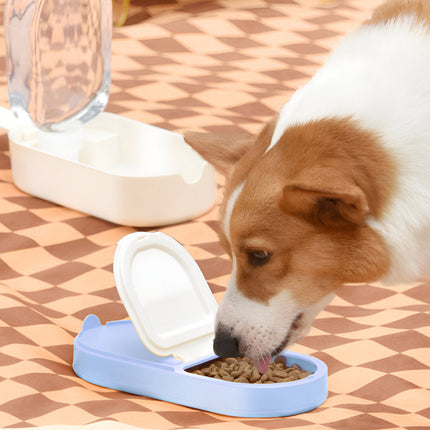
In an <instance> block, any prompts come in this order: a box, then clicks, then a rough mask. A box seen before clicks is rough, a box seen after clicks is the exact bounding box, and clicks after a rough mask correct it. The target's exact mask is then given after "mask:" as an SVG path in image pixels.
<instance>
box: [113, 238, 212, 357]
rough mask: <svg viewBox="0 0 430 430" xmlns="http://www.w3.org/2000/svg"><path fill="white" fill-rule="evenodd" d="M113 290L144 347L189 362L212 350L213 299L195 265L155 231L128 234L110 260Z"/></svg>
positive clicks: (188, 257) (178, 248)
mask: <svg viewBox="0 0 430 430" xmlns="http://www.w3.org/2000/svg"><path fill="white" fill-rule="evenodd" d="M114 274H115V281H116V286H117V289H118V293H119V295H120V297H121V299H122V301H123V303H124V306H125V308H126V310H127V312H128V314H129V316H130V318H131V320H132V322H133V324H134V326H135V328H136V331H137V333H138V334H139V336H140V338H141V340H142V341H143V343H144V344H145V346H146V347H147V348H148V349H149V350H150V351H152V352H153V353H154V354H157V355H161V356H167V355H173V356H175V357H177V358H180V359H181V360H183V361H191V360H195V359H198V358H201V357H204V356H205V355H208V354H213V350H212V342H213V337H214V321H215V314H216V311H217V303H216V301H215V299H214V297H213V295H212V292H211V290H210V289H209V286H208V284H207V282H206V280H205V279H204V277H203V274H202V272H201V271H200V269H199V267H198V265H197V263H196V262H195V260H194V259H193V258H192V257H191V255H190V254H189V253H188V252H187V251H186V249H185V248H183V247H182V246H181V245H180V244H179V243H178V242H176V241H175V240H174V239H172V238H171V237H169V236H167V235H165V234H163V233H161V232H156V233H146V232H136V233H131V234H129V235H127V236H125V237H124V238H122V239H121V240H120V241H119V242H118V247H117V250H116V253H115V258H114Z"/></svg>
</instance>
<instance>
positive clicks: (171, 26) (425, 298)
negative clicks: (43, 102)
mask: <svg viewBox="0 0 430 430" xmlns="http://www.w3.org/2000/svg"><path fill="white" fill-rule="evenodd" d="M379 3H380V1H379V0H337V1H323V0H218V1H217V0H203V1H199V0H167V1H156V0H152V1H143V0H142V1H140V2H137V1H135V2H133V1H132V7H131V10H130V16H129V19H128V22H127V25H126V26H124V27H122V28H120V29H115V31H114V41H113V46H112V49H113V56H112V87H111V96H110V101H109V105H108V108H107V110H108V111H111V112H115V113H118V114H121V115H124V116H127V117H130V118H134V119H138V120H140V121H143V122H147V123H150V124H153V125H156V126H160V127H163V128H167V129H169V130H174V131H177V132H182V131H183V130H185V129H195V130H197V129H200V130H204V131H235V132H237V131H248V132H254V131H256V130H257V129H259V128H260V127H261V125H262V123H263V122H264V121H265V120H267V119H268V118H270V117H271V116H272V115H273V114H274V113H275V112H276V110H277V109H278V108H279V107H280V106H282V104H283V103H284V102H285V101H286V100H288V98H289V97H290V96H291V94H292V92H293V91H294V90H295V89H296V88H298V87H299V86H301V85H303V83H305V82H306V81H307V80H308V79H309V78H310V77H311V76H312V75H313V73H314V72H315V70H316V69H317V67H318V66H319V65H320V64H321V63H322V62H323V60H324V56H325V55H326V54H327V52H328V50H329V49H330V48H331V47H333V46H334V45H335V44H336V42H337V41H338V39H339V37H341V36H342V35H343V34H344V33H346V32H347V31H349V30H351V29H353V28H354V27H356V26H357V25H358V23H359V22H360V21H361V20H362V19H364V18H365V17H367V16H368V15H369V13H370V11H371V10H372V9H373V7H375V6H376V5H377V4H379ZM3 6H4V0H3V1H1V2H0V8H1V9H2V8H3ZM0 12H2V11H1V10H0ZM1 31H2V32H3V29H2V28H1ZM2 35H3V34H1V36H2ZM2 46H3V43H2V41H1V42H0V47H2ZM0 49H1V51H0V67H2V69H3V70H4V66H5V60H4V48H0ZM0 103H1V104H2V105H4V106H7V88H6V77H5V73H2V74H1V75H0ZM218 181H219V197H220V196H221V193H222V188H223V179H222V178H221V177H219V178H218ZM216 229H217V208H216V207H215V208H214V209H213V210H211V211H210V212H209V213H207V214H205V215H204V216H202V217H200V218H198V219H195V220H192V221H190V222H187V223H184V224H179V225H174V226H169V227H165V228H163V229H162V231H163V232H165V233H167V234H169V235H171V236H172V237H174V238H175V239H177V240H178V241H179V242H181V243H182V244H183V245H184V246H185V247H186V248H187V249H188V251H189V252H190V253H191V254H192V256H193V257H194V258H195V259H196V260H197V262H198V264H199V265H200V267H201V269H202V271H203V273H204V275H205V277H206V279H207V280H208V282H209V284H210V286H211V288H212V290H213V292H214V294H215V297H216V298H217V300H219V299H220V297H221V296H222V294H223V292H224V289H225V286H226V283H227V279H228V276H229V273H230V270H231V264H230V262H229V260H228V258H227V256H226V255H225V254H224V252H223V251H222V249H221V247H220V246H219V244H218V241H217V236H216ZM132 231H135V229H133V228H130V227H123V226H118V225H114V224H110V223H108V222H105V221H102V220H99V219H96V218H92V217H89V216H87V215H85V214H82V213H78V212H75V211H72V210H70V209H67V208H63V207H59V206H57V205H54V204H51V203H49V202H46V201H43V200H39V199H36V198H34V197H31V196H28V195H26V194H24V193H22V192H21V191H19V190H18V189H17V188H16V187H15V186H14V185H13V181H12V175H11V170H10V162H9V155H8V143H7V137H6V136H5V135H1V136H0V427H23V426H28V427H32V426H38V425H49V424H86V423H90V422H95V421H99V420H102V419H110V420H115V421H120V422H123V423H126V424H130V425H135V426H138V427H139V426H140V427H149V428H154V429H166V430H167V429H180V428H184V427H193V428H201V429H207V430H212V429H213V430H217V429H220V430H228V429H232V430H246V429H282V428H287V427H288V428H297V429H301V430H326V429H327V430H328V429H332V430H344V429H348V430H379V429H381V430H394V429H402V428H403V429H410V430H424V429H429V428H430V313H429V311H430V285H429V284H424V283H417V284H414V285H400V286H394V287H392V288H385V287H382V286H379V285H360V286H346V287H344V288H342V289H341V291H340V292H339V295H338V297H337V298H336V299H335V300H334V301H333V302H332V304H330V305H329V306H328V307H327V308H326V309H325V310H324V311H323V312H322V313H321V315H320V316H319V317H318V319H317V320H316V321H315V323H314V326H313V328H312V330H311V332H310V334H309V335H308V336H307V337H306V338H305V339H304V340H302V341H301V342H300V344H299V345H296V346H295V347H294V350H297V351H300V352H304V353H307V354H312V355H314V356H316V357H318V358H320V359H322V360H323V361H325V362H326V363H327V365H328V368H329V397H328V399H327V401H326V402H325V403H324V404H323V405H322V406H321V407H319V408H318V409H316V410H314V411H312V412H309V413H306V414H302V415H299V416H295V417H286V418H275V419H241V418H231V417H226V416H221V415H216V414H213V413H207V412H202V411H198V410H192V409H188V408H185V407H182V406H178V405H175V404H170V403H167V402H161V401H157V400H153V399H148V398H144V397H138V396H134V395H130V394H127V393H121V392H116V391H113V390H109V389H104V388H101V387H98V386H94V385H91V384H89V383H87V382H85V381H83V380H81V379H79V378H78V377H77V376H76V375H75V374H74V373H73V370H72V367H71V363H72V353H73V339H74V337H75V336H76V334H77V333H78V332H79V330H80V327H81V324H82V321H83V319H84V318H85V316H86V315H88V314H90V313H95V314H96V315H98V316H99V317H100V319H101V320H102V322H103V323H105V322H106V321H110V320H118V319H122V318H126V317H127V315H126V312H125V310H124V307H123V306H122V304H121V302H120V300H119V297H118V295H117V292H116V289H115V285H114V278H113V274H112V261H113V255H114V251H115V243H116V242H117V240H118V239H120V238H121V237H123V236H124V235H126V234H127V233H130V232H132Z"/></svg>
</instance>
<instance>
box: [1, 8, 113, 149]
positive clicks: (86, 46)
mask: <svg viewBox="0 0 430 430" xmlns="http://www.w3.org/2000/svg"><path fill="white" fill-rule="evenodd" d="M4 27H5V41H6V70H7V81H8V91H9V104H10V107H11V109H12V111H13V112H14V114H15V116H16V117H17V118H18V120H20V122H23V123H25V122H27V123H29V122H32V123H34V124H35V125H36V126H37V127H38V129H39V130H41V132H40V136H39V147H41V148H42V149H45V150H47V151H50V152H54V153H57V154H61V153H63V152H64V151H65V152H66V153H67V152H69V150H72V152H73V151H75V152H76V150H78V146H79V144H80V142H79V141H80V139H81V133H82V125H83V124H84V123H86V122H87V121H89V120H90V119H91V118H93V117H94V116H96V115H97V114H99V113H100V112H101V111H103V110H104V108H105V106H106V103H107V101H108V97H109V88H110V57H111V38H112V0H7V2H6V8H5V14H4ZM72 146H75V147H76V148H75V149H72V148H71V147H72ZM65 155H66V154H65Z"/></svg>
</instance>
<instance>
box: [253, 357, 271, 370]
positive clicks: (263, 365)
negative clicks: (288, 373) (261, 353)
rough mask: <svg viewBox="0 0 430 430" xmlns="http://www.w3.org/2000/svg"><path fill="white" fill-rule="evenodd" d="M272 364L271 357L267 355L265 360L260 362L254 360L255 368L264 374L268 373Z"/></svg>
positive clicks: (262, 359) (261, 359)
mask: <svg viewBox="0 0 430 430" xmlns="http://www.w3.org/2000/svg"><path fill="white" fill-rule="evenodd" d="M269 363H270V355H266V356H265V357H264V358H260V359H259V360H254V364H255V367H256V368H257V370H258V371H259V372H260V373H261V374H264V373H266V372H267V369H268V368H269Z"/></svg>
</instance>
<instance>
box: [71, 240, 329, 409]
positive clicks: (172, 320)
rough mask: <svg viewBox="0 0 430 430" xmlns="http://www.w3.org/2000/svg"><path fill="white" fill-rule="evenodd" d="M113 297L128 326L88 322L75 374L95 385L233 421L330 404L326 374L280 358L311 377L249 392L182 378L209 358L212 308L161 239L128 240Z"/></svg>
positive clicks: (179, 254)
mask: <svg viewBox="0 0 430 430" xmlns="http://www.w3.org/2000/svg"><path fill="white" fill-rule="evenodd" d="M114 272H115V279H116V283H117V289H118V292H119V294H120V296H121V298H122V300H123V302H124V305H125V307H126V309H127V311H128V314H129V315H130V317H131V321H128V320H127V321H113V322H108V323H107V324H106V325H104V326H103V325H102V324H101V323H100V320H99V319H98V317H97V316H95V315H89V316H87V318H86V319H85V321H84V323H83V326H82V330H81V332H80V333H79V334H78V336H77V337H76V338H75V342H74V358H73V369H74V371H75V373H76V374H77V375H78V376H79V377H81V378H82V379H84V380H86V381H88V382H91V383H93V384H96V385H100V386H103V387H107V388H113V389H116V390H120V391H125V392H128V393H133V394H137V395H141V396H146V397H151V398H154V399H159V400H165V401H168V402H172V403H177V404H180V405H184V406H189V407H192V408H197V409H202V410H206V411H210V412H216V413H219V414H223V415H231V416H237V417H278V416H287V415H295V414H299V413H302V412H307V411H310V410H312V409H314V408H316V407H318V406H319V405H321V404H322V403H323V402H324V401H325V399H326V398H327V366H326V365H325V364H324V363H323V362H322V361H321V360H318V359H317V358H314V357H311V356H308V355H305V354H300V353H296V352H291V351H284V352H283V353H282V354H281V355H282V356H284V357H285V359H286V364H287V366H291V365H292V364H298V365H299V366H300V367H301V368H302V369H304V370H307V371H308V372H310V373H312V374H311V375H310V376H308V377H306V378H304V379H300V380H298V381H292V382H283V383H273V384H251V383H238V382H230V381H224V380H219V379H214V378H210V377H206V376H201V375H197V374H193V373H190V372H187V370H189V369H192V368H195V367H199V366H201V365H203V364H205V363H207V362H210V361H212V360H216V359H217V358H218V357H217V356H216V355H214V354H213V352H212V340H213V336H214V335H213V321H214V318H215V313H216V309H217V305H216V302H215V300H214V298H213V296H212V293H211V292H210V289H209V287H208V285H207V283H206V281H205V280H204V278H203V275H202V274H201V272H200V269H199V268H198V266H197V264H196V263H195V261H194V259H193V258H192V257H191V256H190V255H189V254H188V253H187V252H186V251H185V249H184V248H183V247H182V246H181V245H179V244H178V243H177V242H176V241H174V240H173V239H171V238H169V237H168V236H166V235H164V234H162V233H144V232H137V233H132V234H130V235H128V236H126V237H125V238H123V239H121V241H120V242H119V244H118V249H117V252H116V254H115V261H114Z"/></svg>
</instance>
